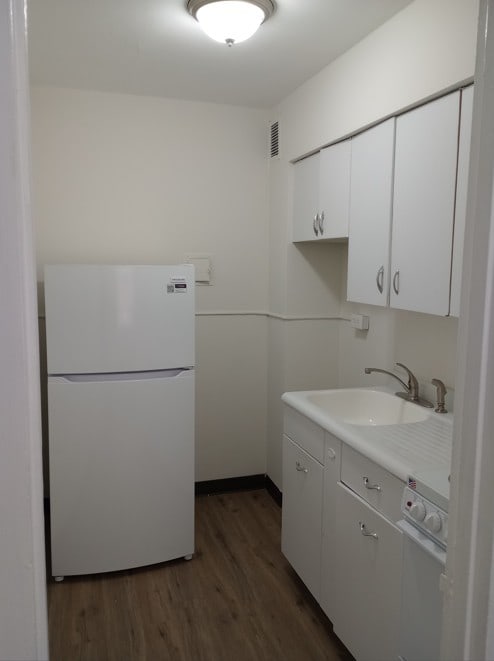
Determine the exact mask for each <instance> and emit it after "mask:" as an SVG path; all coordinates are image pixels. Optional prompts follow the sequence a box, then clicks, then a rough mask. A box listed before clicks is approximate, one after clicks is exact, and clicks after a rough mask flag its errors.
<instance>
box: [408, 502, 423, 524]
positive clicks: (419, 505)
mask: <svg viewBox="0 0 494 661" xmlns="http://www.w3.org/2000/svg"><path fill="white" fill-rule="evenodd" d="M410 516H411V517H412V519H415V521H423V520H424V519H425V505H424V503H423V502H422V501H421V500H416V501H415V502H414V503H413V505H412V506H411V507H410Z"/></svg>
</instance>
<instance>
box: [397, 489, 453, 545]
mask: <svg viewBox="0 0 494 661" xmlns="http://www.w3.org/2000/svg"><path fill="white" fill-rule="evenodd" d="M401 512H402V514H403V516H404V517H405V519H406V520H407V521H409V522H410V523H411V524H413V525H414V526H415V527H416V528H418V529H419V530H420V531H421V532H423V533H424V534H425V535H427V536H428V537H430V538H431V539H432V540H433V541H434V542H436V544H439V546H441V547H442V548H444V549H445V548H446V544H447V541H448V514H447V512H445V511H444V510H442V509H441V508H440V507H438V506H437V505H435V504H434V503H432V502H431V501H430V500H428V499H427V498H424V496H422V495H420V494H419V493H417V492H416V491H414V490H413V489H411V488H410V487H405V489H404V491H403V497H402V500H401Z"/></svg>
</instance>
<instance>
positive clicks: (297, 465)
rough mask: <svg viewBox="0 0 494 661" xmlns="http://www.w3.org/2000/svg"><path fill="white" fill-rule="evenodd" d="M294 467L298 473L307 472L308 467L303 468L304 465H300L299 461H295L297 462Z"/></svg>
mask: <svg viewBox="0 0 494 661" xmlns="http://www.w3.org/2000/svg"><path fill="white" fill-rule="evenodd" d="M295 468H296V469H297V470H298V472H299V473H308V472H309V469H308V468H304V466H302V464H301V463H300V461H297V463H296V464H295Z"/></svg>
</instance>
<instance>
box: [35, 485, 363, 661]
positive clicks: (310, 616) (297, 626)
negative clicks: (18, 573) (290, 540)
mask: <svg viewBox="0 0 494 661" xmlns="http://www.w3.org/2000/svg"><path fill="white" fill-rule="evenodd" d="M280 526H281V512H280V509H279V507H278V506H277V505H276V503H275V502H274V501H273V500H272V498H271V496H269V494H268V493H267V492H266V491H265V490H264V489H263V490H258V491H246V492H237V493H230V494H222V495H214V496H199V497H197V498H196V553H195V555H194V558H193V559H192V560H191V561H189V562H187V561H184V560H178V561H173V562H167V563H163V564H161V565H155V566H153V567H148V568H144V569H138V570H132V571H124V572H115V573H112V574H104V575H96V576H92V577H71V578H66V579H65V581H64V582H63V583H55V582H53V581H50V583H49V585H48V603H49V630H50V653H51V661H76V660H77V661H323V660H324V661H326V660H327V661H342V660H345V661H350V660H351V659H352V657H351V656H350V655H349V654H348V652H347V651H346V650H345V648H343V646H342V645H341V644H340V643H339V641H338V639H337V638H336V637H335V636H334V635H333V633H332V629H331V624H330V623H329V621H328V620H327V618H326V617H325V616H324V614H323V612H322V611H321V609H320V608H319V606H318V605H317V603H316V602H315V600H314V599H313V598H312V597H311V595H310V594H309V593H308V591H307V590H306V589H305V587H304V585H303V584H302V582H301V581H300V580H299V579H298V577H297V576H296V574H295V573H294V572H293V570H292V569H291V567H290V565H289V564H288V562H287V561H286V560H285V558H284V557H283V555H282V554H281V551H280Z"/></svg>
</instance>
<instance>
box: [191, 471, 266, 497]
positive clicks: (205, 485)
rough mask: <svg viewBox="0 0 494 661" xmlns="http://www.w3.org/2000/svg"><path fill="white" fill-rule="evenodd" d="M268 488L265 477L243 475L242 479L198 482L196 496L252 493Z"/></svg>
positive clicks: (232, 478)
mask: <svg viewBox="0 0 494 661" xmlns="http://www.w3.org/2000/svg"><path fill="white" fill-rule="evenodd" d="M265 486H266V476H265V475H243V476H242V477H227V478H224V479H222V480H205V481H204V482H196V484H195V492H196V496H207V495H211V494H215V493H225V492H227V491H251V490H253V489H264V488H265Z"/></svg>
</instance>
